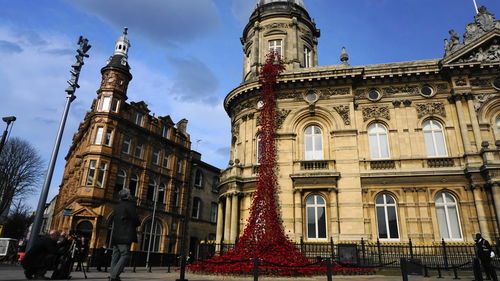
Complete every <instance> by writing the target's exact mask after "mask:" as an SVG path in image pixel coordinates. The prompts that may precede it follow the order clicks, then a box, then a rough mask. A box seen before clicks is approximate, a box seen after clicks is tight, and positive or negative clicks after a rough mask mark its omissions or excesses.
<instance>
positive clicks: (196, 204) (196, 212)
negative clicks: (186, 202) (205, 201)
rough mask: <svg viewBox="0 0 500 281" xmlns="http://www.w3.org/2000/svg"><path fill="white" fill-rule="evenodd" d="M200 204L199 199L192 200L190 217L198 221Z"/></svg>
mask: <svg viewBox="0 0 500 281" xmlns="http://www.w3.org/2000/svg"><path fill="white" fill-rule="evenodd" d="M200 203H201V202H200V198H198V197H195V198H193V213H192V214H191V216H192V217H193V218H195V219H198V218H199V217H200Z"/></svg>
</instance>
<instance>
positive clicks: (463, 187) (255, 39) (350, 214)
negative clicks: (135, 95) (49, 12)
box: [216, 0, 500, 243]
mask: <svg viewBox="0 0 500 281" xmlns="http://www.w3.org/2000/svg"><path fill="white" fill-rule="evenodd" d="M450 35H451V37H450V39H448V40H446V41H445V56H444V57H443V58H438V59H432V60H422V61H409V62H401V63H388V64H378V65H364V66H350V65H349V62H348V59H349V57H348V55H347V52H346V51H345V49H343V50H342V53H341V56H340V63H339V64H338V65H331V66H322V67H319V66H318V63H317V62H318V54H317V44H318V38H319V37H320V31H319V30H318V29H317V28H316V25H315V23H314V22H313V21H312V20H311V17H310V16H309V14H308V11H307V9H306V7H305V6H304V3H303V1H302V0H260V1H259V2H258V5H257V6H256V8H255V10H254V11H253V13H252V15H251V16H250V19H249V22H248V24H247V25H246V27H245V28H244V30H243V36H242V38H241V43H242V45H243V55H244V64H243V82H242V83H241V84H240V85H239V86H237V87H236V88H235V89H234V90H232V91H231V92H230V93H229V94H228V95H227V96H226V98H225V100H224V107H225V109H226V111H227V113H228V115H229V117H230V118H231V124H232V146H231V158H230V159H231V160H230V163H229V167H228V168H227V169H226V170H224V171H223V174H222V176H221V184H220V197H219V206H218V209H219V214H218V216H219V219H218V225H217V237H216V239H217V241H224V242H226V243H228V242H229V243H232V242H234V241H235V240H236V239H237V237H238V236H239V235H240V234H241V233H242V231H243V229H244V224H245V222H246V220H247V218H248V217H249V208H250V206H251V195H252V192H253V191H254V190H255V186H256V171H257V167H258V165H259V125H260V124H259V108H260V107H261V105H262V104H261V102H260V101H259V92H260V90H261V85H260V83H259V82H258V70H259V68H260V67H261V66H262V64H263V62H264V61H265V56H266V54H267V53H268V52H269V51H277V52H278V53H280V54H281V55H282V56H283V57H284V59H285V62H286V67H287V70H286V71H285V72H284V73H283V74H282V75H281V76H280V77H279V79H278V83H277V86H276V93H277V112H278V118H277V127H278V129H277V135H276V138H277V140H276V143H277V151H278V152H277V158H278V159H277V161H278V182H279V188H280V191H279V194H278V197H279V198H278V199H279V200H278V201H279V203H280V208H281V215H282V219H283V223H284V228H285V232H286V234H288V235H289V236H290V237H291V238H292V239H293V240H295V241H298V240H300V239H301V238H302V239H304V241H306V242H307V241H308V242H321V241H329V240H330V238H333V239H334V240H335V241H346V240H359V239H361V238H363V239H369V240H371V241H373V240H376V239H380V240H381V241H386V242H388V241H399V242H406V241H408V240H409V239H412V240H413V241H415V242H433V241H440V240H441V239H444V240H446V241H465V242H471V241H473V234H474V233H476V232H482V233H483V234H484V236H486V237H488V238H493V237H498V234H499V220H500V186H499V182H500V153H499V152H500V98H499V97H500V71H499V70H500V21H497V20H496V19H495V17H494V15H493V14H491V13H489V12H488V11H487V10H486V8H484V7H482V8H480V9H479V13H478V14H477V15H476V16H475V18H474V22H472V23H469V24H467V26H466V32H465V34H464V35H463V40H462V39H461V38H460V36H459V35H458V34H457V33H455V32H454V31H450Z"/></svg>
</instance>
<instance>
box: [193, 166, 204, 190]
mask: <svg viewBox="0 0 500 281" xmlns="http://www.w3.org/2000/svg"><path fill="white" fill-rule="evenodd" d="M194 185H195V186H196V187H198V188H202V187H203V173H202V172H201V170H196V175H195V177H194Z"/></svg>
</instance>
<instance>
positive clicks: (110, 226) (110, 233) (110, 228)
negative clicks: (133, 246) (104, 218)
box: [106, 215, 114, 247]
mask: <svg viewBox="0 0 500 281" xmlns="http://www.w3.org/2000/svg"><path fill="white" fill-rule="evenodd" d="M113 220H114V216H113V215H111V216H110V217H109V220H108V234H107V235H106V246H107V247H110V246H111V237H113V231H114V222H113Z"/></svg>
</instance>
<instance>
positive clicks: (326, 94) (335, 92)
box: [319, 88, 350, 98]
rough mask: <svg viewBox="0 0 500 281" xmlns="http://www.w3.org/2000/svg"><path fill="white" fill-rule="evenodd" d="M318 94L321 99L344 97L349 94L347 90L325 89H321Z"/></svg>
mask: <svg viewBox="0 0 500 281" xmlns="http://www.w3.org/2000/svg"><path fill="white" fill-rule="evenodd" d="M319 92H320V94H321V96H322V97H325V98H331V97H332V96H345V95H349V94H350V89H349V88H326V89H321V90H320V91H319Z"/></svg>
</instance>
